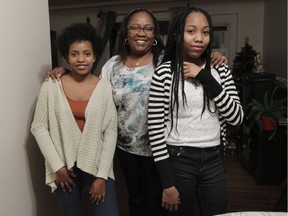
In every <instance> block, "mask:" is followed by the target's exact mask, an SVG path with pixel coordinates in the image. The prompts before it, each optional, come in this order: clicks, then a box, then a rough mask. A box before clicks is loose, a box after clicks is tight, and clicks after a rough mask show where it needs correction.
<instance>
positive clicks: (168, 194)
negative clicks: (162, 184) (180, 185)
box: [162, 186, 180, 211]
mask: <svg viewBox="0 0 288 216" xmlns="http://www.w3.org/2000/svg"><path fill="white" fill-rule="evenodd" d="M179 205H180V194H179V192H178V190H177V189H176V187H175V186H172V187H170V188H166V189H164V190H163V194H162V207H164V208H165V209H167V210H169V211H177V210H178V207H179Z"/></svg>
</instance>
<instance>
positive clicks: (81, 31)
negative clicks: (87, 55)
mask: <svg viewBox="0 0 288 216" xmlns="http://www.w3.org/2000/svg"><path fill="white" fill-rule="evenodd" d="M75 41H90V42H91V44H92V48H93V53H94V55H95V56H97V54H99V53H100V45H101V39H100V37H99V36H97V33H96V29H95V28H94V27H93V26H92V25H91V24H89V23H73V24H71V25H70V26H68V27H66V28H64V29H63V30H62V32H61V34H60V35H59V38H58V49H59V51H60V53H61V55H62V56H63V57H64V58H65V59H67V56H68V54H69V47H70V46H71V44H72V43H74V42H75Z"/></svg>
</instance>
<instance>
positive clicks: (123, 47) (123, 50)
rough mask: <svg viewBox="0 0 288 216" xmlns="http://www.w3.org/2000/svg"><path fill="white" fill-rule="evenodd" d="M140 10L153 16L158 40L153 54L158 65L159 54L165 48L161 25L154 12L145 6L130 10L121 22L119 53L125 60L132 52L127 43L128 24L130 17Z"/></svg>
mask: <svg viewBox="0 0 288 216" xmlns="http://www.w3.org/2000/svg"><path fill="white" fill-rule="evenodd" d="M139 12H145V13H147V14H149V16H151V18H152V20H153V22H154V27H155V29H154V39H155V40H156V41H157V45H155V46H152V54H153V64H154V66H157V65H158V59H159V56H160V55H161V53H162V51H163V49H164V44H163V41H162V39H161V37H160V29H159V25H158V21H157V19H156V17H155V16H154V15H153V13H152V12H151V11H150V10H148V9H145V8H137V9H134V10H132V11H130V12H129V13H128V14H127V15H126V16H125V17H124V20H123V22H122V24H121V27H120V35H119V41H118V49H119V50H118V52H119V55H120V56H121V60H122V61H124V60H125V59H126V57H127V56H128V54H129V52H130V48H129V46H128V45H127V44H125V39H127V32H128V30H127V24H128V22H129V21H130V19H131V18H132V17H133V16H134V15H135V14H136V13H139Z"/></svg>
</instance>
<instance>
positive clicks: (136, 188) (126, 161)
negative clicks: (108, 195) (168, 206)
mask: <svg viewBox="0 0 288 216" xmlns="http://www.w3.org/2000/svg"><path fill="white" fill-rule="evenodd" d="M117 155H118V159H119V162H120V165H121V167H122V170H123V174H124V176H125V181H126V185H127V191H128V203H129V216H164V215H166V211H165V210H164V208H162V207H161V204H162V187H161V183H160V178H159V176H158V172H157V170H156V167H155V163H154V160H153V158H152V157H146V156H139V155H135V154H131V153H128V152H126V151H123V150H121V149H119V148H117Z"/></svg>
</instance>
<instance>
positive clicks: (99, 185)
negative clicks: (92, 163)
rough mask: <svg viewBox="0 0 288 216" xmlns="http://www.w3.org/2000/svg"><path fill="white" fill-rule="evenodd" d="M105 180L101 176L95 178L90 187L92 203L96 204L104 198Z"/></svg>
mask: <svg viewBox="0 0 288 216" xmlns="http://www.w3.org/2000/svg"><path fill="white" fill-rule="evenodd" d="M105 189H106V180H105V179H102V178H96V179H95V181H94V182H93V184H92V186H91V189H90V194H91V197H90V200H91V202H92V203H93V204H96V205H98V204H99V202H104V200H105V191H106V190H105Z"/></svg>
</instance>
